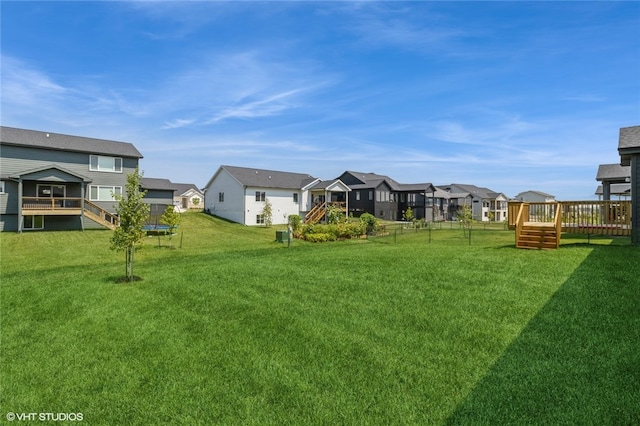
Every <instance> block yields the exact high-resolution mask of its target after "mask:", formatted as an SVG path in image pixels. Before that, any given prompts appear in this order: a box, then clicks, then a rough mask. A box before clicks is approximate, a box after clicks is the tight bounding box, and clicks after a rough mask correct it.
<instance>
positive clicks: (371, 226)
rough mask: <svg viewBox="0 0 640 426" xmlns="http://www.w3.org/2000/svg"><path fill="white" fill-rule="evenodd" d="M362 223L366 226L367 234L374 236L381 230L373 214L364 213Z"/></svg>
mask: <svg viewBox="0 0 640 426" xmlns="http://www.w3.org/2000/svg"><path fill="white" fill-rule="evenodd" d="M360 222H361V223H363V224H364V225H365V232H366V233H367V234H372V233H374V232H376V231H378V230H379V229H380V224H379V223H378V219H377V218H376V217H375V216H374V215H372V214H371V213H362V215H361V216H360Z"/></svg>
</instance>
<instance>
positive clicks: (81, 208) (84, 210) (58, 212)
mask: <svg viewBox="0 0 640 426" xmlns="http://www.w3.org/2000/svg"><path fill="white" fill-rule="evenodd" d="M22 214H23V215H25V216H86V217H88V218H89V219H91V220H93V221H94V222H97V223H99V224H100V225H103V226H105V227H107V228H109V229H115V228H116V227H117V226H118V225H119V221H118V217H117V216H116V215H114V214H113V213H110V212H108V211H107V210H104V209H103V208H102V207H100V206H98V205H96V204H94V203H92V202H90V201H89V200H82V199H81V198H52V197H22Z"/></svg>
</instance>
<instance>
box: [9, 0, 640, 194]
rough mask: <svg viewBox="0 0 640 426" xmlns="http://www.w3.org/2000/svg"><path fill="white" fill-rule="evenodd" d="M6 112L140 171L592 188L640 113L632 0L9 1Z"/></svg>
mask: <svg viewBox="0 0 640 426" xmlns="http://www.w3.org/2000/svg"><path fill="white" fill-rule="evenodd" d="M0 7H1V16H2V18H1V19H2V22H1V24H2V30H1V36H2V40H1V43H2V44H1V54H2V57H1V61H2V62H1V66H2V76H1V78H2V81H1V82H2V92H1V94H2V104H1V107H2V110H1V112H0V114H1V121H2V125H4V126H11V127H21V128H27V129H34V130H42V131H49V132H57V133H66V134H73V135H80V136H89V137H97V138H104V139H112V140H119V141H126V142H132V143H133V144H135V146H136V147H137V148H138V149H139V150H140V151H141V152H142V153H143V155H144V159H143V160H142V162H141V168H142V169H143V171H144V175H145V176H147V177H157V178H160V177H163V178H168V179H171V180H172V181H173V182H189V183H195V184H196V185H198V186H204V185H205V184H206V182H207V181H208V180H209V179H210V177H211V176H212V175H213V173H214V172H215V171H216V170H217V168H218V167H219V166H220V165H221V164H228V165H235V166H246V167H256V168H266V169H273V170H283V171H292V172H300V173H309V174H311V175H313V176H316V177H320V178H322V179H332V178H335V177H337V176H339V175H340V174H341V173H342V172H343V171H345V170H352V171H361V172H375V173H379V174H385V175H388V176H390V177H392V178H394V179H395V180H397V181H399V182H402V183H418V182H432V183H434V184H443V185H444V184H450V183H467V184H475V185H478V186H486V187H489V188H491V189H493V190H495V191H498V192H503V193H505V194H506V195H508V196H514V195H516V194H517V193H518V192H521V191H525V190H529V189H535V190H541V191H545V192H549V193H551V194H554V195H556V196H557V197H558V198H559V199H563V200H576V199H592V198H594V195H593V193H594V191H595V188H596V186H597V182H596V181H595V175H596V171H597V168H598V165H599V164H604V163H616V162H618V161H619V157H618V155H617V143H618V132H619V128H620V127H626V126H634V125H638V124H640V3H638V2H233V3H227V2H205V1H201V2H196V1H192V2H153V1H146V2H10V1H9V2H7V1H3V2H2V3H1V6H0Z"/></svg>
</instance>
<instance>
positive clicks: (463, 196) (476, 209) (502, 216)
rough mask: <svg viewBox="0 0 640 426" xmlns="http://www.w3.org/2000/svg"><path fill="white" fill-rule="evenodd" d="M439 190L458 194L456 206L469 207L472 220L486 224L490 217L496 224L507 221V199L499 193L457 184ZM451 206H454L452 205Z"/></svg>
mask: <svg viewBox="0 0 640 426" xmlns="http://www.w3.org/2000/svg"><path fill="white" fill-rule="evenodd" d="M439 188H442V189H444V190H446V191H448V192H451V193H456V194H459V195H460V197H459V199H458V202H457V203H456V204H457V205H458V206H463V205H469V206H470V207H471V214H472V215H473V219H474V220H478V221H482V222H488V221H490V220H491V216H493V220H495V221H497V222H500V221H503V220H506V219H507V215H508V213H507V211H508V201H509V198H508V197H507V196H506V195H505V194H503V193H501V192H496V191H493V190H491V189H489V188H485V187H479V186H475V185H469V184H459V183H452V184H451V185H446V186H439ZM452 205H454V204H453V203H452Z"/></svg>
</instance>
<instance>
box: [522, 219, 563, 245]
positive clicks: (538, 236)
mask: <svg viewBox="0 0 640 426" xmlns="http://www.w3.org/2000/svg"><path fill="white" fill-rule="evenodd" d="M559 245H560V234H558V231H557V227H556V226H555V225H554V224H553V223H548V222H524V223H523V224H522V227H521V229H520V232H519V235H518V239H517V241H516V247H518V248H525V249H557V248H558V246H559Z"/></svg>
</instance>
